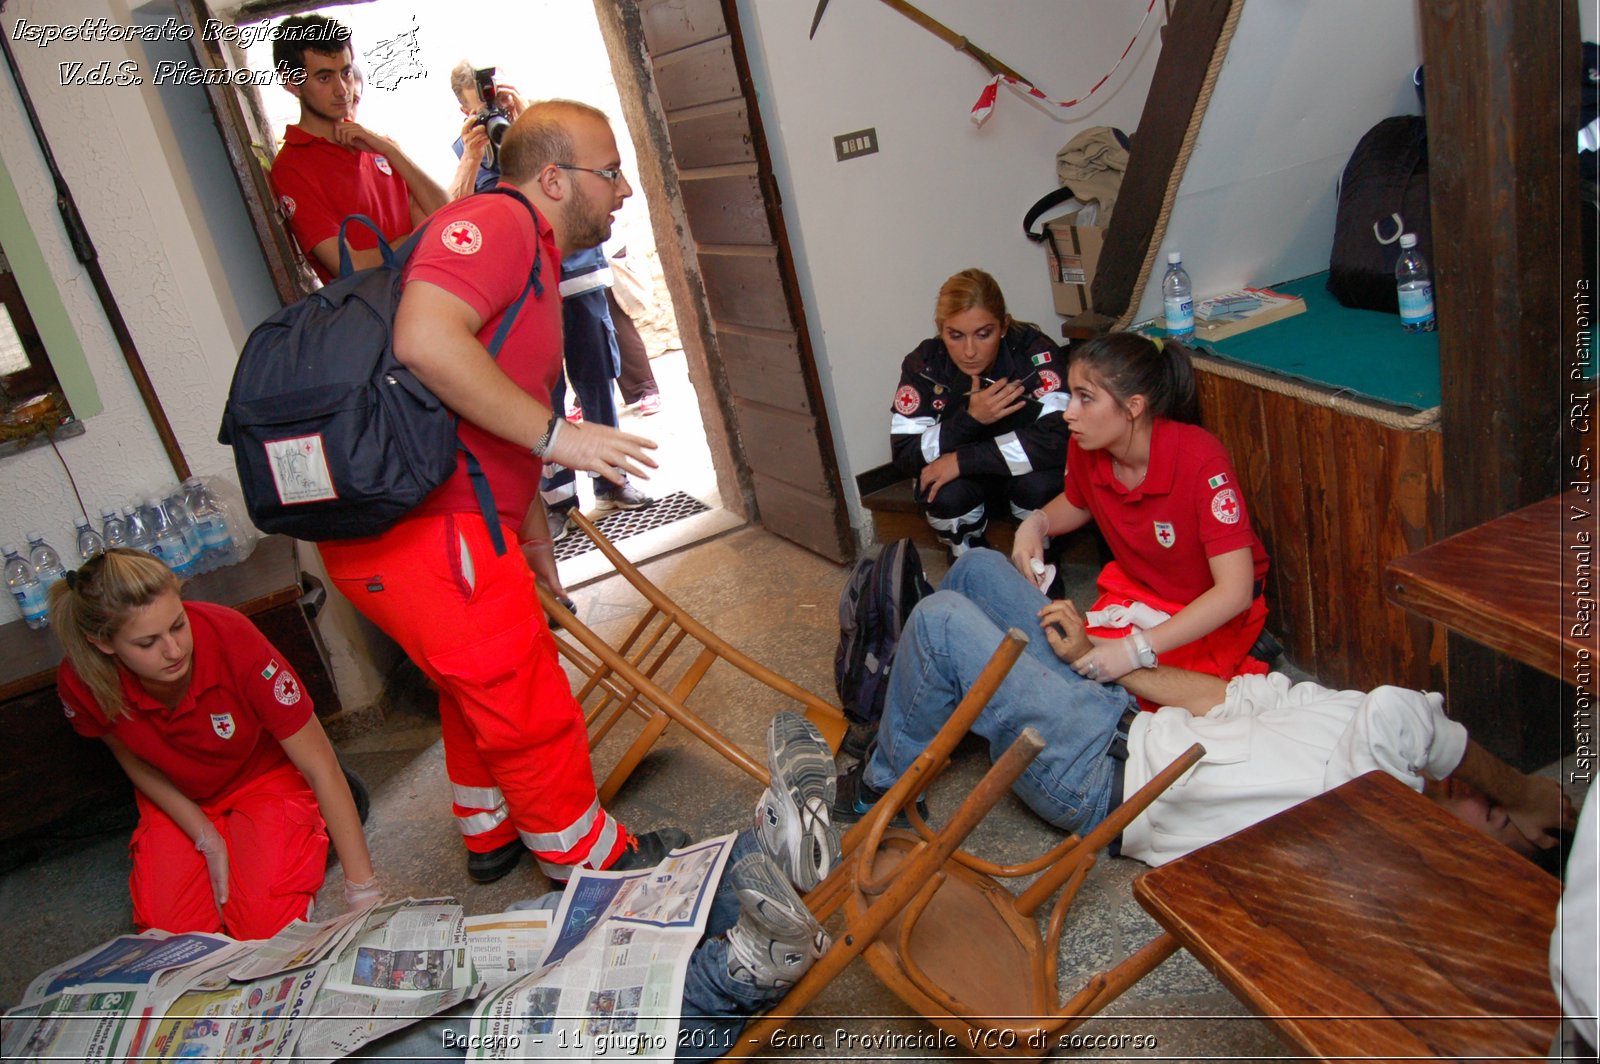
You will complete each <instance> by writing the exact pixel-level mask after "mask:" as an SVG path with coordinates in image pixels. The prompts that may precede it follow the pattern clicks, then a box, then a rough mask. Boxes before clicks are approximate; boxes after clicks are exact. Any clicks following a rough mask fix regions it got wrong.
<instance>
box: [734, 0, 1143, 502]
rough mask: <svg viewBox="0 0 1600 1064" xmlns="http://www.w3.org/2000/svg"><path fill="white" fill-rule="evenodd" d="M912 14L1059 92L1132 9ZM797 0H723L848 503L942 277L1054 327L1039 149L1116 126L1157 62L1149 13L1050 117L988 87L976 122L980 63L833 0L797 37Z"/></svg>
mask: <svg viewBox="0 0 1600 1064" xmlns="http://www.w3.org/2000/svg"><path fill="white" fill-rule="evenodd" d="M918 6H919V7H920V8H921V9H922V10H924V11H926V12H927V13H928V14H929V15H931V16H932V17H933V18H935V19H938V20H939V21H940V22H942V23H944V24H945V25H946V26H949V27H951V28H952V29H954V30H956V31H957V32H959V33H963V34H965V35H966V36H967V37H968V38H970V39H971V40H972V41H973V42H974V43H975V44H977V45H978V46H980V47H982V48H983V49H985V50H986V51H988V52H990V53H991V54H992V55H994V56H995V57H996V58H998V59H1000V60H1001V61H1003V62H1005V63H1007V64H1009V65H1010V66H1012V67H1013V68H1015V69H1017V70H1019V71H1021V72H1022V73H1023V74H1025V75H1027V76H1028V77H1030V78H1032V79H1034V81H1035V83H1036V84H1037V85H1038V87H1039V88H1040V89H1041V90H1042V91H1044V92H1046V93H1048V94H1050V95H1051V96H1053V97H1055V98H1057V99H1071V98H1074V97H1078V96H1082V95H1083V94H1084V93H1086V92H1088V91H1089V89H1090V87H1091V86H1092V85H1093V84H1094V83H1095V81H1096V80H1098V79H1099V78H1100V76H1101V75H1103V74H1104V73H1105V72H1106V71H1107V70H1108V69H1110V67H1111V65H1112V63H1114V62H1115V61H1116V57H1117V56H1118V54H1119V53H1121V51H1122V49H1123V47H1124V46H1125V45H1126V44H1127V43H1128V40H1129V38H1130V37H1131V36H1132V35H1133V32H1134V29H1135V27H1136V26H1137V25H1138V23H1139V19H1140V18H1141V17H1142V16H1143V14H1144V5H1143V4H1131V3H1119V4H1114V5H1113V4H1085V3H1078V2H1074V3H1061V2H1058V0H990V2H988V3H984V4H972V3H966V2H963V0H921V2H920V3H919V4H918ZM815 7H816V5H815V4H814V3H812V2H811V0H740V2H739V17H740V21H741V23H742V26H743V30H744V35H745V40H746V43H747V46H748V48H749V51H750V61H751V68H752V75H753V77H754V80H755V84H756V87H757V90H758V92H759V93H760V98H761V117H762V122H763V124H764V125H765V128H766V134H767V139H768V141H769V144H770V147H771V150H772V155H773V164H774V166H775V168H776V170H777V173H778V181H779V185H780V188H781V190H782V194H783V210H784V218H785V221H786V223H787V225H788V228H789V236H790V240H791V242H792V245H793V249H794V255H795V259H796V262H797V266H798V269H799V272H800V284H801V288H802V291H803V293H804V298H805V302H806V308H807V316H808V325H809V327H810V331H811V339H812V344H813V347H814V349H815V351H816V355H817V360H818V370H819V372H820V374H821V377H822V381H823V386H824V390H825V391H828V392H829V393H830V396H831V401H830V405H829V411H828V412H829V416H830V417H831V418H832V420H833V431H834V438H835V444H836V447H837V450H838V452H839V458H840V462H841V465H842V467H843V472H844V480H845V484H846V492H847V494H848V495H849V496H850V499H851V504H852V514H853V518H854V520H855V521H856V523H857V524H858V525H859V524H861V523H862V522H861V518H860V514H859V507H858V501H857V499H856V497H855V485H854V480H853V478H854V476H855V474H857V473H860V472H862V471H864V470H867V469H870V468H872V467H874V466H877V465H880V464H882V463H884V462H887V461H888V460H889V400H890V398H891V396H892V395H893V393H894V386H895V382H896V381H897V380H898V378H899V371H900V360H901V358H902V357H904V355H905V354H906V353H907V352H908V351H910V350H911V349H912V348H913V347H915V346H916V345H917V343H918V342H920V341H921V340H922V339H924V338H925V337H928V336H931V335H933V331H934V330H933V302H934V297H935V296H936V295H937V293H938V289H939V285H940V284H941V283H942V282H943V281H944V279H945V278H946V277H948V276H949V275H950V274H952V273H954V272H955V271H957V270H960V269H962V268H964V267H967V266H980V267H983V268H984V269H987V270H989V271H990V272H991V273H993V274H994V275H995V277H996V278H997V279H998V280H999V282H1000V284H1001V287H1002V288H1003V289H1004V291H1005V293H1006V300H1007V302H1008V304H1009V307H1010V310H1011V312H1012V314H1013V315H1015V316H1016V317H1018V318H1022V319H1025V320H1032V321H1035V322H1038V323H1039V325H1040V326H1041V327H1042V328H1044V329H1045V330H1046V331H1048V332H1050V333H1052V334H1055V333H1056V332H1057V331H1058V329H1059V326H1060V322H1061V319H1060V318H1059V317H1058V316H1057V315H1056V313H1055V311H1054V310H1053V308H1052V306H1051V302H1050V291H1049V284H1048V273H1047V271H1046V268H1045V262H1044V251H1043V250H1042V249H1041V248H1040V247H1039V246H1038V245H1036V244H1033V243H1031V242H1030V241H1028V240H1027V239H1026V238H1025V237H1024V236H1023V235H1022V216H1023V214H1024V212H1025V211H1026V210H1027V208H1028V207H1029V206H1030V205H1031V204H1032V203H1033V202H1034V200H1036V199H1038V198H1039V197H1040V196H1042V195H1044V194H1045V193H1046V192H1048V191H1049V190H1050V189H1052V188H1054V187H1055V185H1056V177H1055V153H1056V151H1057V150H1058V149H1059V148H1060V147H1061V146H1062V145H1063V144H1065V143H1066V142H1067V141H1069V140H1071V139H1072V138H1073V137H1074V136H1076V135H1077V134H1078V133H1079V132H1080V131H1081V130H1083V129H1084V128H1086V127H1089V126H1098V125H1110V126H1118V127H1120V128H1122V129H1126V130H1132V129H1133V127H1134V126H1135V125H1136V124H1137V123H1138V120H1139V115H1140V113H1141V111H1142V110H1143V107H1144V100H1145V96H1146V93H1147V91H1148V89H1149V83H1150V78H1151V75H1152V73H1153V72H1154V68H1155V61H1156V58H1157V56H1158V54H1159V44H1158V30H1159V25H1160V22H1161V12H1162V7H1161V5H1160V4H1157V5H1156V11H1155V14H1154V15H1153V16H1152V17H1151V19H1150V20H1149V22H1148V23H1147V24H1146V25H1145V28H1144V32H1143V34H1142V35H1141V36H1140V39H1139V43H1138V44H1136V45H1135V47H1134V49H1133V51H1132V52H1131V53H1130V54H1129V55H1128V58H1127V59H1126V60H1125V61H1124V62H1123V64H1122V66H1121V67H1120V68H1119V69H1118V70H1117V72H1116V74H1115V76H1114V77H1113V78H1112V79H1111V80H1110V81H1109V82H1107V84H1106V85H1105V86H1104V87H1103V88H1101V89H1100V91H1099V92H1097V93H1096V94H1095V95H1094V96H1092V97H1091V98H1090V99H1089V102H1088V103H1087V104H1082V105H1079V106H1077V107H1074V108H1071V109H1069V110H1065V111H1061V110H1058V109H1055V108H1046V107H1039V106H1034V105H1032V104H1030V102H1028V101H1027V100H1026V99H1024V98H1023V97H1021V96H1019V95H1016V94H1014V93H1012V92H1010V91H1008V90H1002V92H1001V98H1000V101H999V104H998V106H997V107H996V109H995V112H994V114H993V115H992V116H991V117H990V119H989V121H988V123H987V124H986V125H985V126H983V127H982V128H979V127H977V126H975V125H973V123H972V122H971V120H970V119H969V117H968V111H969V109H970V108H971V106H972V104H973V102H974V101H975V100H976V99H977V97H978V93H979V91H980V90H981V88H982V87H983V85H984V83H985V81H986V80H987V78H988V75H987V74H986V73H985V72H984V70H983V68H982V67H980V66H979V65H978V64H977V63H976V62H975V61H974V60H972V59H970V58H968V57H967V56H965V55H963V54H960V53H958V52H956V51H955V50H954V49H952V48H951V47H950V46H949V45H947V44H945V43H943V42H942V41H940V40H939V39H938V38H936V37H934V36H933V35H931V34H930V33H928V32H927V31H926V30H924V29H921V28H920V27H918V26H917V25H915V24H914V23H912V22H911V21H909V20H908V19H906V18H905V17H903V16H901V15H899V14H897V13H895V12H894V11H893V10H891V9H890V8H888V7H887V6H885V5H883V4H879V3H868V2H864V0H863V2H852V3H834V4H831V5H830V6H829V7H828V10H827V12H826V13H825V14H824V16H823V18H822V22H821V25H820V26H819V27H818V29H817V35H816V38H815V39H814V40H810V41H808V40H807V39H806V33H807V30H808V29H809V27H810V24H811V16H812V13H813V11H814V10H815ZM868 126H872V127H876V129H877V131H878V139H879V143H880V145H881V148H880V151H879V153H878V154H876V155H868V156H864V157H861V158H857V159H852V160H849V161H847V162H843V163H840V162H835V161H834V153H833V137H834V136H835V135H836V134H839V133H848V132H851V131H853V130H857V129H863V128H866V127H868Z"/></svg>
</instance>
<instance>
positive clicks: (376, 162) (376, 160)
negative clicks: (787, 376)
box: [372, 155, 394, 177]
mask: <svg viewBox="0 0 1600 1064" xmlns="http://www.w3.org/2000/svg"><path fill="white" fill-rule="evenodd" d="M372 165H373V166H376V167H377V168H378V169H379V170H382V171H383V173H384V176H385V177H393V176H394V168H393V167H392V166H390V165H389V160H388V159H386V158H384V157H383V156H381V155H374V156H373V157H372Z"/></svg>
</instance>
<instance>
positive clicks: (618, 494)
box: [594, 480, 655, 514]
mask: <svg viewBox="0 0 1600 1064" xmlns="http://www.w3.org/2000/svg"><path fill="white" fill-rule="evenodd" d="M654 505H655V500H654V499H652V498H651V497H650V496H648V495H646V494H645V493H644V492H642V491H640V490H639V489H638V488H636V487H634V486H633V484H631V483H628V484H624V485H622V487H620V488H619V487H617V486H616V485H615V484H613V483H611V482H610V481H609V480H598V481H596V482H595V485H594V509H595V512H596V513H602V514H603V513H610V512H611V511H612V510H643V509H644V508H645V507H646V506H654Z"/></svg>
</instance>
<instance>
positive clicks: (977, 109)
mask: <svg viewBox="0 0 1600 1064" xmlns="http://www.w3.org/2000/svg"><path fill="white" fill-rule="evenodd" d="M1155 9H1156V0H1150V5H1149V6H1148V7H1146V8H1145V9H1144V18H1142V19H1140V20H1139V28H1138V29H1136V30H1134V31H1133V37H1132V38H1131V39H1130V40H1129V41H1128V46H1127V47H1126V48H1124V49H1123V50H1122V54H1121V55H1119V56H1117V61H1116V62H1115V63H1113V64H1112V66H1111V69H1110V70H1108V71H1106V73H1105V76H1104V77H1102V78H1101V79H1100V80H1099V81H1097V82H1095V83H1094V85H1092V86H1091V87H1090V89H1089V91H1088V92H1086V93H1084V94H1083V95H1082V96H1079V97H1078V98H1077V99H1075V100H1052V99H1051V98H1050V97H1048V96H1046V95H1045V94H1044V93H1042V92H1040V91H1039V90H1038V89H1036V88H1034V87H1033V86H1032V85H1029V84H1028V83H1027V82H1026V81H1018V80H1017V79H1016V78H1013V77H1007V76H1006V75H1004V74H996V75H995V76H994V77H993V78H992V79H991V80H990V81H989V84H987V85H985V86H984V87H983V91H982V92H981V93H979V94H978V102H977V103H975V104H973V105H972V121H973V123H974V124H976V125H980V126H981V125H983V124H984V122H986V121H988V119H989V114H990V112H992V111H993V110H994V105H995V102H996V101H997V100H998V99H999V97H1000V83H1001V82H1002V81H1003V82H1006V83H1007V84H1009V85H1013V86H1015V87H1016V88H1018V89H1021V90H1022V91H1023V92H1026V93H1027V94H1028V95H1029V96H1032V97H1033V98H1034V99H1036V100H1043V101H1044V102H1045V103H1047V104H1050V105H1052V106H1055V107H1076V106H1078V104H1080V103H1083V102H1084V101H1085V100H1087V99H1088V98H1089V97H1091V96H1093V95H1094V94H1095V93H1096V92H1098V91H1099V90H1100V87H1101V86H1102V85H1104V84H1105V83H1106V82H1108V81H1110V80H1111V75H1113V74H1115V73H1116V72H1117V68H1118V67H1120V66H1121V65H1122V61H1123V60H1124V59H1126V58H1128V53H1129V52H1131V51H1133V46H1134V45H1135V44H1137V43H1138V41H1139V35H1140V34H1142V33H1143V32H1144V24H1145V23H1146V22H1149V21H1150V14H1151V12H1153V11H1154V10H1155Z"/></svg>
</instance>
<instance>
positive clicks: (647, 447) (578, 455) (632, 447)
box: [544, 421, 656, 487]
mask: <svg viewBox="0 0 1600 1064" xmlns="http://www.w3.org/2000/svg"><path fill="white" fill-rule="evenodd" d="M556 426H557V427H556V434H555V437H554V438H553V439H552V440H551V441H550V443H549V445H548V446H547V447H546V448H545V452H544V459H545V461H547V462H554V463H556V464H557V465H564V466H566V467H567V468H568V469H583V470H587V471H588V472H590V473H598V474H600V475H601V476H603V477H605V478H606V479H607V480H609V481H611V483H613V484H615V485H617V486H618V487H621V486H622V485H623V483H624V481H623V474H629V475H631V476H636V477H640V478H642V479H644V480H649V479H650V477H649V474H647V473H645V472H644V469H645V468H649V469H654V468H656V461H655V459H653V458H651V457H650V455H649V454H648V452H649V451H653V450H655V447H656V443H655V441H654V440H647V439H645V438H644V437H643V436H634V435H631V434H629V433H626V432H621V431H619V430H617V429H614V428H611V427H609V426H606V425H596V424H595V423H594V422H592V421H585V422H582V423H580V424H573V423H572V422H570V421H560V422H557V423H556Z"/></svg>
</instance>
